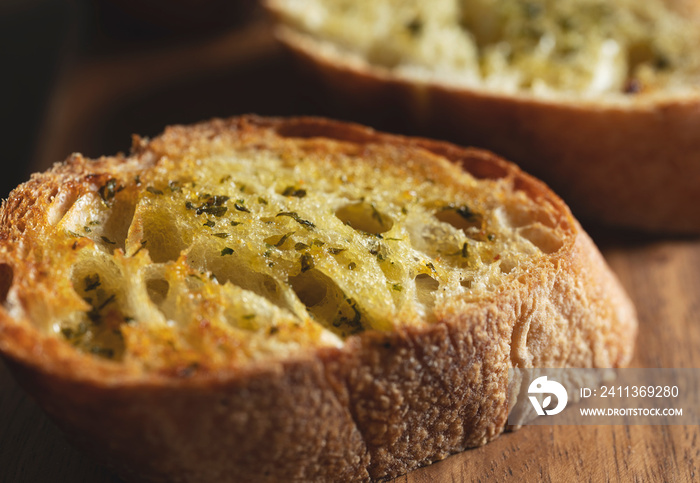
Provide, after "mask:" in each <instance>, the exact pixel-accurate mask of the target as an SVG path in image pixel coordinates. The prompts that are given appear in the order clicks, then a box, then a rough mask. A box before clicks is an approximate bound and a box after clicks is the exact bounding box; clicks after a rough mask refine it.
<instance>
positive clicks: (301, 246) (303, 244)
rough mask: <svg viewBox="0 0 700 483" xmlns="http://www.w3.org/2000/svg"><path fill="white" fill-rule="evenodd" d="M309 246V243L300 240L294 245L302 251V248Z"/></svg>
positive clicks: (297, 249)
mask: <svg viewBox="0 0 700 483" xmlns="http://www.w3.org/2000/svg"><path fill="white" fill-rule="evenodd" d="M307 248H309V245H307V244H306V243H302V242H298V243H297V244H296V245H294V249H295V250H296V251H298V252H300V251H302V250H306V249H307Z"/></svg>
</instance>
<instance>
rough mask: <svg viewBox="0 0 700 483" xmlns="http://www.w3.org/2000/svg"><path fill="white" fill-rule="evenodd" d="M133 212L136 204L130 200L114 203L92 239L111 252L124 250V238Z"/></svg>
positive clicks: (131, 220) (132, 217)
mask: <svg viewBox="0 0 700 483" xmlns="http://www.w3.org/2000/svg"><path fill="white" fill-rule="evenodd" d="M135 210H136V204H135V203H133V202H131V201H130V200H121V199H120V200H117V201H115V202H114V204H113V205H112V209H111V210H110V211H109V214H108V215H107V218H106V219H105V220H104V221H103V224H102V227H101V228H99V229H98V231H97V234H98V235H99V236H96V237H93V239H94V240H95V241H96V242H97V243H101V244H102V245H103V246H104V247H105V248H106V249H107V250H109V251H111V252H114V250H116V249H117V248H119V249H121V250H126V238H127V235H128V233H129V227H130V226H131V224H132V222H133V219H134V211H135Z"/></svg>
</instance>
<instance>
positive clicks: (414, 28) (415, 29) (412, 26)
mask: <svg viewBox="0 0 700 483" xmlns="http://www.w3.org/2000/svg"><path fill="white" fill-rule="evenodd" d="M406 30H408V32H409V33H410V34H411V36H413V37H417V36H418V35H420V33H421V32H422V30H423V22H421V20H420V19H419V18H417V17H416V18H414V19H413V20H411V21H410V22H409V23H408V24H406Z"/></svg>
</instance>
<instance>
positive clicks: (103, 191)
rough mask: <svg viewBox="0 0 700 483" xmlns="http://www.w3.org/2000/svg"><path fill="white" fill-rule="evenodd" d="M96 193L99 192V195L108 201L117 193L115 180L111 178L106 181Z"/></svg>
mask: <svg viewBox="0 0 700 483" xmlns="http://www.w3.org/2000/svg"><path fill="white" fill-rule="evenodd" d="M98 193H100V196H101V197H102V200H103V201H104V202H105V203H109V202H110V201H111V200H112V198H114V195H115V194H116V193H117V180H116V179H114V178H112V179H110V180H109V181H107V182H106V183H105V184H104V186H102V187H101V188H100V189H99V190H98Z"/></svg>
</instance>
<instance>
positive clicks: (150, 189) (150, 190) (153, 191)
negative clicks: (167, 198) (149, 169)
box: [146, 186, 163, 195]
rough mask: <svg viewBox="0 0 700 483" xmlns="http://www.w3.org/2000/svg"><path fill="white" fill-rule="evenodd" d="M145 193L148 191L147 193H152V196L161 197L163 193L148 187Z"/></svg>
mask: <svg viewBox="0 0 700 483" xmlns="http://www.w3.org/2000/svg"><path fill="white" fill-rule="evenodd" d="M146 191H148V192H149V193H153V194H154V195H162V194H163V192H162V191H161V190H159V189H156V188H154V187H153V186H149V187H148V188H146Z"/></svg>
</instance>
